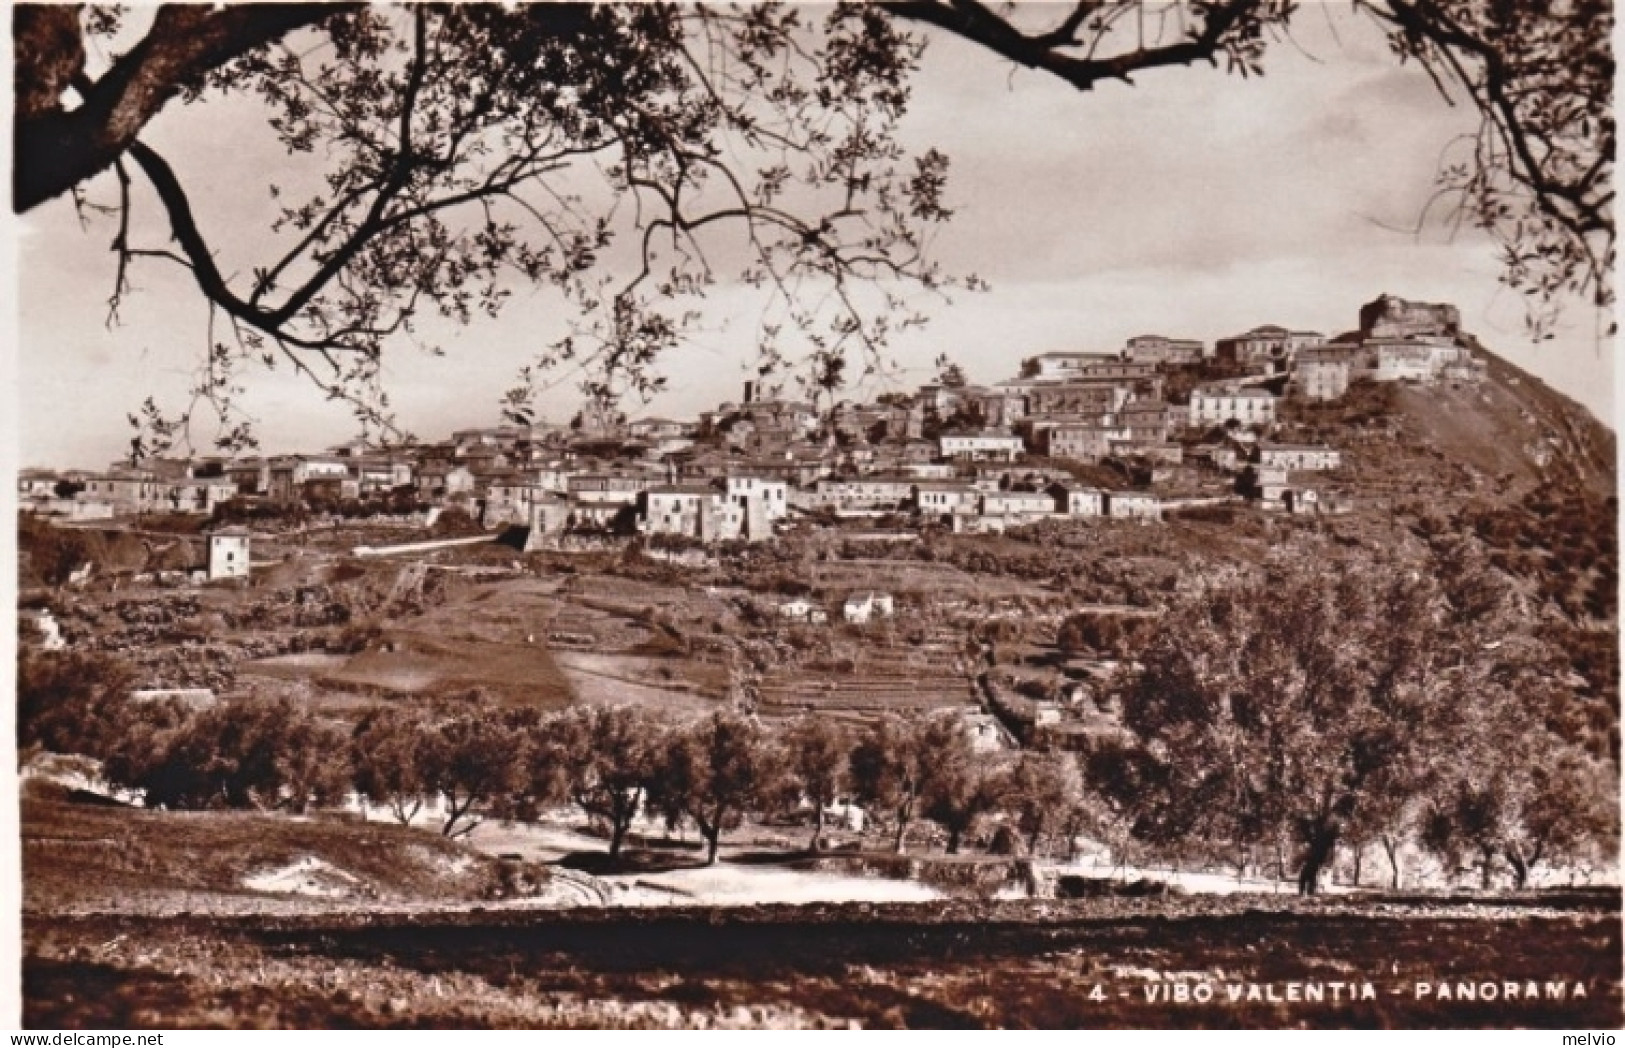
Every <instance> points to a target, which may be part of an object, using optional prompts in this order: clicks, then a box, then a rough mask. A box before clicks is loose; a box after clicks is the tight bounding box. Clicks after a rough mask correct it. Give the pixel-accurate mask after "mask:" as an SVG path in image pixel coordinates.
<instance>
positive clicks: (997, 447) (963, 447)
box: [939, 433, 1025, 462]
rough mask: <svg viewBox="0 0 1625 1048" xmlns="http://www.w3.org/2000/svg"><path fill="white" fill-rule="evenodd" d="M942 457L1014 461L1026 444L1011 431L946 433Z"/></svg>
mask: <svg viewBox="0 0 1625 1048" xmlns="http://www.w3.org/2000/svg"><path fill="white" fill-rule="evenodd" d="M939 444H940V446H941V448H942V457H943V458H945V459H959V460H961V461H968V462H1014V461H1015V460H1016V458H1017V457H1018V456H1020V454H1021V453H1022V451H1023V450H1024V448H1025V445H1024V444H1023V443H1022V440H1021V438H1020V437H1018V436H1015V435H1013V434H1009V433H944V434H943V435H942V436H941V437H940V438H939Z"/></svg>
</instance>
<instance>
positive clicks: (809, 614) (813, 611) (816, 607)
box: [778, 597, 829, 626]
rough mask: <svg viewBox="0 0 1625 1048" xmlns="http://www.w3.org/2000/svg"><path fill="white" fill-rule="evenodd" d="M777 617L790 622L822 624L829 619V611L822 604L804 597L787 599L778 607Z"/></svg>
mask: <svg viewBox="0 0 1625 1048" xmlns="http://www.w3.org/2000/svg"><path fill="white" fill-rule="evenodd" d="M778 612H779V618H781V619H787V620H789V621H791V622H806V623H809V624H812V625H815V626H816V625H822V624H823V623H826V622H828V621H829V613H828V612H826V611H825V610H824V608H823V606H822V605H820V604H816V603H814V602H812V601H810V600H808V599H807V598H805V597H797V598H796V599H795V600H787V601H785V602H784V603H783V604H780V605H779V607H778Z"/></svg>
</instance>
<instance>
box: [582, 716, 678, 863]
mask: <svg viewBox="0 0 1625 1048" xmlns="http://www.w3.org/2000/svg"><path fill="white" fill-rule="evenodd" d="M556 730H557V737H558V739H559V749H560V752H561V754H562V755H563V760H564V763H565V767H564V774H565V779H566V782H567V783H568V790H569V794H570V798H571V799H572V800H573V801H574V802H575V803H576V804H577V805H579V806H580V807H581V809H582V810H583V811H585V812H586V813H587V814H588V815H591V816H592V817H594V818H597V819H602V820H604V821H605V822H606V823H608V824H609V833H610V836H609V854H610V858H612V859H614V858H618V857H619V856H620V854H621V846H622V844H623V843H625V840H626V834H627V831H628V830H629V829H630V828H631V826H632V820H633V819H635V818H636V817H637V815H638V812H639V810H640V808H641V806H642V802H643V798H644V796H645V794H646V792H647V790H648V786H649V782H650V780H651V778H652V777H653V775H654V772H655V767H656V759H657V757H658V755H659V753H660V748H661V741H662V736H663V733H664V731H665V726H664V725H662V724H661V723H659V722H658V721H657V720H656V719H655V718H654V717H652V716H650V715H649V714H648V713H646V712H644V711H642V710H639V709H637V708H635V707H630V706H581V707H577V708H575V709H573V710H571V711H570V712H569V713H567V714H565V715H564V716H563V717H562V718H560V720H559V722H558V724H557V725H556Z"/></svg>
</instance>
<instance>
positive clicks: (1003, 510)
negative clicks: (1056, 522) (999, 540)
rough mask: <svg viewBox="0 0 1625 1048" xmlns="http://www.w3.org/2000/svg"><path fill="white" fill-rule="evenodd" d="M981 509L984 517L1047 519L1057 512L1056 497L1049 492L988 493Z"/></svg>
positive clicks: (983, 496)
mask: <svg viewBox="0 0 1625 1048" xmlns="http://www.w3.org/2000/svg"><path fill="white" fill-rule="evenodd" d="M980 509H981V512H982V516H984V517H1032V518H1037V517H1047V516H1049V515H1050V514H1052V513H1054V512H1055V511H1056V510H1055V496H1054V495H1052V494H1050V493H1049V492H1047V491H988V492H984V493H983V494H982V501H981V506H980Z"/></svg>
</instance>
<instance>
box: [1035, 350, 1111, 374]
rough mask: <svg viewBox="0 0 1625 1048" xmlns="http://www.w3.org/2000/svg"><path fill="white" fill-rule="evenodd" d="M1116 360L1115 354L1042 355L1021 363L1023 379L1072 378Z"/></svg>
mask: <svg viewBox="0 0 1625 1048" xmlns="http://www.w3.org/2000/svg"><path fill="white" fill-rule="evenodd" d="M1116 359H1117V354H1115V353H1040V354H1038V355H1037V356H1036V357H1028V358H1027V359H1026V360H1023V361H1022V362H1021V377H1022V378H1036V379H1064V378H1070V377H1072V376H1074V375H1076V374H1078V373H1079V372H1080V371H1082V370H1083V369H1084V368H1086V367H1088V366H1090V365H1092V364H1106V363H1110V362H1112V361H1114V360H1116Z"/></svg>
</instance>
